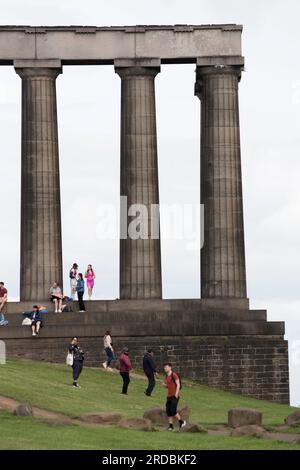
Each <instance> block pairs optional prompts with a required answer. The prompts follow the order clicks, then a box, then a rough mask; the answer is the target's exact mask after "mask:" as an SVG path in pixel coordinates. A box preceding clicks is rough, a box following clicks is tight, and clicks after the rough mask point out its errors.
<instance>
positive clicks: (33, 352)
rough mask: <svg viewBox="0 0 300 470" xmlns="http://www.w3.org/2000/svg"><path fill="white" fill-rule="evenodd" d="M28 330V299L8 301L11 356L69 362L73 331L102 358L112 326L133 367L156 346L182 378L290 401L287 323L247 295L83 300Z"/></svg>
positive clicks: (90, 353)
mask: <svg viewBox="0 0 300 470" xmlns="http://www.w3.org/2000/svg"><path fill="white" fill-rule="evenodd" d="M37 303H42V304H43V305H47V306H48V307H49V313H48V314H45V322H44V324H45V326H44V328H43V329H42V330H41V334H40V336H39V337H37V338H36V337H31V332H30V328H29V327H25V326H21V323H22V319H23V317H22V314H21V312H22V311H27V310H30V308H31V307H32V303H30V302H10V303H8V304H7V306H6V316H7V319H8V321H9V326H8V327H3V328H0V339H2V340H3V341H5V343H6V348H7V354H8V356H9V357H23V358H30V359H35V360H45V361H49V362H56V363H59V362H61V363H62V362H64V361H65V356H66V348H67V345H68V343H69V341H70V338H71V337H72V336H75V335H76V336H78V337H79V338H80V343H81V346H82V348H83V349H84V350H85V352H86V365H89V366H100V365H101V363H102V362H103V360H104V354H103V340H102V338H103V335H104V333H105V331H106V330H107V329H111V331H112V335H113V339H114V345H115V350H116V352H117V353H119V352H120V351H121V349H122V348H123V347H124V346H128V347H129V350H130V356H131V359H132V362H133V366H134V367H135V368H141V361H142V357H143V354H144V352H145V351H146V349H147V348H149V347H151V348H153V350H154V351H155V359H156V362H157V364H158V367H159V369H160V370H162V366H163V363H164V362H165V361H166V360H168V361H171V362H172V363H173V364H174V366H175V367H176V369H177V370H179V371H180V372H181V375H182V377H183V380H184V378H189V379H194V380H196V381H198V382H200V383H202V384H206V385H209V386H213V387H217V388H220V389H223V390H229V391H231V392H237V393H240V394H243V395H248V396H252V397H255V398H260V399H267V400H271V401H274V402H278V403H289V380H288V343H287V341H286V340H285V339H284V323H283V322H268V321H267V312H266V311H265V310H250V309H249V302H248V299H226V300H225V299H183V300H181V299H180V300H178V299H176V300H171V299H165V300H159V299H157V300H156V299H152V300H102V301H86V302H85V303H86V309H87V311H86V313H79V312H77V311H76V310H77V308H78V304H77V302H74V303H73V310H74V312H70V313H59V314H55V313H54V312H53V304H50V303H47V302H46V303H45V302H42V301H41V302H37Z"/></svg>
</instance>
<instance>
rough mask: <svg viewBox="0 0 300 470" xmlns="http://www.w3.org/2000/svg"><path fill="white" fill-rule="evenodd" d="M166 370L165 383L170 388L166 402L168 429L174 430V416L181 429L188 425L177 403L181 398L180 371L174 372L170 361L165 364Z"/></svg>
mask: <svg viewBox="0 0 300 470" xmlns="http://www.w3.org/2000/svg"><path fill="white" fill-rule="evenodd" d="M164 371H165V373H166V377H165V381H164V383H163V385H164V387H166V388H167V389H168V394H167V402H166V414H167V417H168V421H169V427H168V431H174V425H173V419H174V417H175V418H176V419H177V420H178V423H179V429H181V428H183V427H184V426H186V421H184V420H183V419H182V418H181V416H180V414H179V413H178V411H177V405H178V402H179V399H180V396H179V395H180V389H181V379H180V375H179V374H178V373H176V372H173V370H172V364H171V363H170V362H167V363H166V364H164Z"/></svg>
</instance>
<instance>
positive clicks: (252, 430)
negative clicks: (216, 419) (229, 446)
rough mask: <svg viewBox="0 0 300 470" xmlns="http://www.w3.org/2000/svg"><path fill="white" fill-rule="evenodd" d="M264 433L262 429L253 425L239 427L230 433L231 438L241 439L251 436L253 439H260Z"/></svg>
mask: <svg viewBox="0 0 300 470" xmlns="http://www.w3.org/2000/svg"><path fill="white" fill-rule="evenodd" d="M264 432H265V430H264V428H262V427H261V426H257V425H255V424H249V425H247V426H240V427H238V428H235V429H233V430H232V431H231V434H230V435H231V436H232V437H241V436H253V437H262V435H263V433H264Z"/></svg>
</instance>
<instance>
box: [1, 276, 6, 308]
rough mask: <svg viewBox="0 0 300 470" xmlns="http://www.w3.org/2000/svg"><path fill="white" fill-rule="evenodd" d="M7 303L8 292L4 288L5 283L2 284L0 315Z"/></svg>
mask: <svg viewBox="0 0 300 470" xmlns="http://www.w3.org/2000/svg"><path fill="white" fill-rule="evenodd" d="M6 302H7V290H6V289H5V287H4V282H0V313H1V312H2V309H3V307H4V305H5V304H6Z"/></svg>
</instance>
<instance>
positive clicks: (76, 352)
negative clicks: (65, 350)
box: [69, 336, 84, 388]
mask: <svg viewBox="0 0 300 470" xmlns="http://www.w3.org/2000/svg"><path fill="white" fill-rule="evenodd" d="M69 353H70V354H72V355H73V365H72V369H73V387H74V388H80V385H79V383H78V379H79V376H80V374H81V372H82V368H83V361H84V352H83V350H82V349H81V348H80V346H79V344H78V338H77V336H73V338H72V339H71V343H70V345H69Z"/></svg>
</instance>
